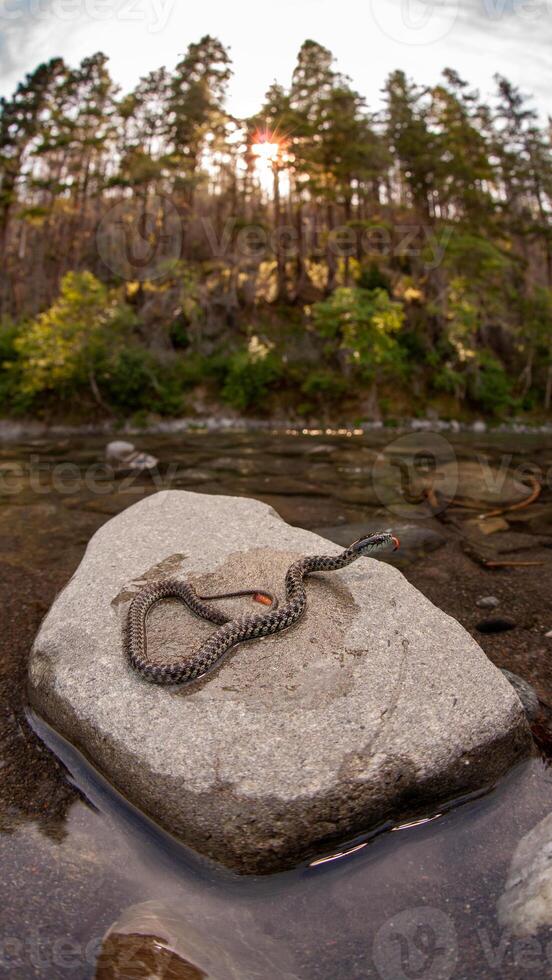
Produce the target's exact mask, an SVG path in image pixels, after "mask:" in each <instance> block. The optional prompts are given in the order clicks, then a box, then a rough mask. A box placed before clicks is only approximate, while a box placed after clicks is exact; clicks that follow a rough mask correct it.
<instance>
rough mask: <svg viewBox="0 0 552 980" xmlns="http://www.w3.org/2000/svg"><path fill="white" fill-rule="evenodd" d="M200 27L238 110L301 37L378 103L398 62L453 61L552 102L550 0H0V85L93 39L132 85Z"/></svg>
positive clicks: (481, 78) (79, 50) (428, 78)
mask: <svg viewBox="0 0 552 980" xmlns="http://www.w3.org/2000/svg"><path fill="white" fill-rule="evenodd" d="M204 34H214V35H216V36H217V37H219V38H220V39H221V41H223V43H224V44H226V45H228V46H229V47H230V49H231V55H232V58H233V61H234V72H235V75H234V78H233V81H232V85H231V94H230V104H229V108H230V110H231V111H233V112H234V113H236V115H249V114H251V113H253V112H255V111H256V110H257V109H258V106H259V103H260V102H261V100H262V98H263V95H264V93H265V91H266V89H267V88H268V86H269V85H270V83H271V82H272V81H273V80H274V79H275V78H276V79H277V80H278V81H281V82H282V83H284V84H287V83H288V82H289V79H290V75H291V71H292V68H293V64H294V62H295V57H296V54H297V51H298V49H299V47H300V45H301V43H302V42H303V41H304V40H305V38H307V37H311V38H313V39H314V40H316V41H318V42H320V43H321V44H324V45H326V46H327V47H329V48H330V49H331V50H332V51H333V53H334V54H335V56H336V59H337V66H338V68H339V69H340V70H342V71H343V72H345V73H347V74H348V75H350V76H351V77H352V79H353V82H354V84H355V86H356V87H357V88H358V89H359V90H360V91H361V92H362V93H363V94H364V95H365V96H366V97H367V99H368V101H369V103H370V104H371V105H374V106H376V105H377V104H378V102H379V92H380V89H381V87H382V84H383V81H384V79H385V77H386V76H387V74H388V73H389V72H390V71H392V70H393V69H395V68H403V69H404V70H405V71H406V72H407V74H409V75H410V76H412V77H413V78H415V79H416V80H417V81H420V82H422V81H423V82H434V81H436V80H437V78H438V76H439V74H440V72H441V71H442V69H443V68H444V67H452V68H455V69H456V70H457V71H458V72H459V73H460V74H461V75H462V76H463V77H464V78H466V79H467V80H468V81H469V82H470V83H471V84H472V85H474V86H476V87H478V88H479V89H480V90H481V92H482V93H483V94H484V95H488V94H489V93H490V92H491V91H492V88H493V82H492V77H493V74H494V73H495V72H500V73H501V74H505V75H507V76H508V77H509V78H510V79H511V80H512V81H513V82H514V83H515V84H517V85H520V86H521V87H522V88H523V90H524V91H526V92H530V93H532V94H533V95H534V97H535V102H536V105H537V107H538V108H539V109H540V111H541V113H542V114H543V116H544V117H545V116H546V115H547V114H548V112H549V111H551V110H550V107H549V104H548V97H547V89H548V87H549V85H550V67H551V64H550V62H551V57H552V44H551V41H552V0H195V2H191V3H188V2H186V0H0V65H1V70H0V94H3V95H6V94H10V93H11V91H12V90H13V88H14V87H15V84H16V83H17V81H19V80H20V79H21V78H22V77H23V76H24V74H25V73H26V72H28V71H31V70H32V69H33V68H35V67H36V65H37V64H38V63H39V62H40V61H45V60H47V59H48V58H50V57H53V56H55V55H62V56H63V57H64V58H65V59H66V60H67V61H68V62H69V63H71V64H75V63H77V62H78V61H79V60H80V59H81V58H83V57H84V56H86V55H89V54H92V53H93V52H95V51H98V50H101V51H104V52H106V54H108V55H109V56H110V59H111V71H112V75H113V76H114V78H115V79H116V81H117V82H118V83H119V84H120V85H121V86H123V88H124V89H128V88H130V87H131V86H132V85H133V84H134V82H135V81H136V80H137V79H138V78H139V77H140V76H141V75H144V74H146V73H147V72H148V71H150V70H151V69H153V68H155V67H158V66H159V65H162V64H165V65H168V66H169V67H172V66H173V65H174V64H175V63H176V60H177V58H178V56H179V55H180V54H181V53H182V52H184V51H185V49H186V47H187V45H188V44H189V43H190V41H195V40H198V39H199V38H200V37H201V36H202V35H204Z"/></svg>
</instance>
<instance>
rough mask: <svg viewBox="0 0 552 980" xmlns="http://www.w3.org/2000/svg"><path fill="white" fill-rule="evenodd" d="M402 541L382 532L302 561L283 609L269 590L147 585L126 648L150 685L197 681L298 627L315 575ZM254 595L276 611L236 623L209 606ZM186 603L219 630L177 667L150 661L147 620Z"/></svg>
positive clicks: (172, 582) (131, 618) (292, 573)
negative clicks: (157, 608) (251, 646)
mask: <svg viewBox="0 0 552 980" xmlns="http://www.w3.org/2000/svg"><path fill="white" fill-rule="evenodd" d="M390 545H393V547H394V549H396V548H398V547H399V540H398V538H396V537H395V536H394V535H393V534H392V533H391V531H382V532H380V533H379V534H372V535H370V537H365V538H360V539H359V540H358V541H355V542H354V543H353V544H352V545H351V546H350V547H349V548H346V550H345V551H342V552H341V554H340V555H336V556H324V555H313V556H311V557H307V558H300V559H299V560H298V561H296V562H294V563H293V564H292V565H290V567H289V569H288V571H287V574H286V578H285V594H286V597H285V602H284V603H283V605H281V606H280V605H279V604H278V601H277V600H276V599H274V597H273V596H272V595H271V594H270V593H269V592H266V591H265V590H264V589H251V590H249V589H247V590H245V591H242V592H226V593H223V594H221V595H212V596H200V595H198V593H197V592H196V591H195V589H194V588H193V586H192V585H190V584H188V583H187V582H180V581H179V580H178V579H165V580H163V581H161V582H156V583H154V584H152V585H147V586H146V587H145V588H144V589H142V591H141V592H139V593H138V594H137V595H136V596H134V598H133V600H132V602H131V604H130V607H129V610H128V618H127V623H126V631H125V645H126V651H127V654H128V658H129V660H130V663H131V664H132V666H133V667H134V668H135V670H137V671H139V673H140V674H141V675H142V676H143V677H145V678H146V680H148V681H152V682H153V683H154V684H182V683H184V682H186V681H195V680H197V678H198V677H202V676H203V675H204V674H206V673H207V672H208V671H210V670H212V669H213V668H214V667H215V666H217V664H218V663H219V661H220V660H221V659H222V658H223V657H224V656H225V654H226V653H228V651H229V650H231V649H232V647H234V646H235V645H236V644H237V643H243V642H244V641H245V640H256V639H259V638H260V637H264V636H270V635H271V634H272V633H279V632H280V630H285V629H288V627H290V626H293V624H294V623H296V622H297V620H298V619H300V617H301V616H302V615H303V613H304V611H305V608H306V605H307V593H306V590H305V585H304V581H303V580H304V579H305V578H306V576H307V575H311V574H312V573H313V572H335V571H338V569H340V568H345V566H346V565H350V564H351V562H353V561H356V560H357V558H361V557H362V556H363V555H370V554H374V553H375V552H378V551H382V550H383V549H384V548H388V547H389V546H390ZM246 595H251V596H254V597H255V598H256V599H257V600H258V601H261V602H264V601H268V602H270V605H271V608H270V610H269V611H267V612H266V613H263V614H258V615H250V616H240V617H238V618H237V619H230V618H229V617H228V616H227V615H226V613H224V612H222V610H221V609H217V608H216V606H210V605H209V603H210V602H212V600H214V599H231V598H234V597H236V596H246ZM169 598H171V599H172V598H174V599H180V600H181V601H182V602H184V603H185V604H186V605H187V606H188V608H189V609H191V611H192V612H193V613H195V614H196V615H197V616H201V617H202V618H203V619H207V620H209V621H210V622H212V623H216V624H217V625H218V626H219V629H217V630H215V632H214V633H213V634H212V635H211V636H210V637H209V639H208V640H206V641H205V643H203V644H202V645H201V646H200V647H199V649H198V650H197V651H196V653H194V654H193V655H192V656H191V657H189V658H187V659H185V660H178V661H175V662H173V663H167V664H158V663H155V662H153V661H152V660H150V659H149V658H148V651H147V629H146V621H147V615H148V613H149V611H150V610H151V608H152V606H154V605H155V604H156V603H157V602H159V601H160V600H161V599H169Z"/></svg>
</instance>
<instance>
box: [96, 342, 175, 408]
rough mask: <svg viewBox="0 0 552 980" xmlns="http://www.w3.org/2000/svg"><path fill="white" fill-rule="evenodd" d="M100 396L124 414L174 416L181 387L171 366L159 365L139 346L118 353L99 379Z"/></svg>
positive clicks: (151, 355)
mask: <svg viewBox="0 0 552 980" xmlns="http://www.w3.org/2000/svg"><path fill="white" fill-rule="evenodd" d="M101 389H102V394H104V395H105V397H106V399H107V401H108V402H109V404H110V405H112V406H113V407H114V408H116V409H119V410H120V411H122V412H123V413H126V412H140V411H146V412H156V413H158V414H160V415H173V414H178V412H180V411H181V409H182V391H183V384H182V380H181V378H179V376H178V370H177V369H176V368H175V366H173V365H172V364H163V363H161V362H160V361H159V360H158V359H157V358H156V357H155V356H154V355H153V354H151V353H150V352H149V351H146V350H144V349H143V348H142V347H129V348H126V349H124V350H121V351H119V352H118V353H117V354H116V356H115V357H114V358H113V360H112V362H111V363H110V364H109V366H108V367H107V368H106V369H105V371H104V372H103V373H102V376H101Z"/></svg>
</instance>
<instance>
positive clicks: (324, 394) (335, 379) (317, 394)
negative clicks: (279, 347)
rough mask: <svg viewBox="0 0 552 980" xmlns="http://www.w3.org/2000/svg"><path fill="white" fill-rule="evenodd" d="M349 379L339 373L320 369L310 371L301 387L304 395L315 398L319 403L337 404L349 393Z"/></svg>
mask: <svg viewBox="0 0 552 980" xmlns="http://www.w3.org/2000/svg"><path fill="white" fill-rule="evenodd" d="M347 388H348V384H347V379H346V378H344V377H343V375H342V374H339V372H338V371H332V370H331V369H329V368H328V369H324V368H320V369H317V370H313V371H309V373H308V374H307V376H306V378H305V380H304V381H303V383H302V385H301V391H302V392H303V394H304V395H309V396H311V397H314V398H315V399H317V400H318V401H330V402H337V401H339V399H340V398H342V397H343V395H345V393H346V392H347Z"/></svg>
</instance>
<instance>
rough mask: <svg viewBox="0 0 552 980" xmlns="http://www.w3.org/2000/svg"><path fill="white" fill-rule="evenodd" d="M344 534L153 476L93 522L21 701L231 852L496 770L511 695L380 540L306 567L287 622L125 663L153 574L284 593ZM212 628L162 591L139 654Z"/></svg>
mask: <svg viewBox="0 0 552 980" xmlns="http://www.w3.org/2000/svg"><path fill="white" fill-rule="evenodd" d="M340 550H341V549H340V547H339V546H337V545H335V544H332V543H330V542H328V541H326V540H324V539H322V538H320V537H318V536H317V535H315V534H313V533H311V532H308V531H304V530H300V529H298V528H294V527H290V526H289V525H287V524H286V523H284V521H282V520H281V518H280V517H278V515H277V514H276V513H275V511H274V510H272V508H270V507H268V506H267V505H266V504H263V503H260V502H259V501H256V500H249V499H245V498H232V497H222V496H208V495H204V494H196V493H190V492H184V491H165V492H162V493H158V494H154V495H152V496H150V497H148V498H146V499H144V500H142V501H141V502H140V503H138V504H135V505H134V506H133V507H131V508H129V509H128V510H127V511H125V512H124V513H122V514H120V515H119V516H118V517H115V518H114V519H112V520H111V521H109V522H108V523H107V524H105V525H104V526H103V527H102V528H101V529H100V530H99V531H98V532H97V533H96V534H95V535H94V537H93V538H92V540H91V542H90V544H89V546H88V549H87V551H86V554H85V557H84V559H83V561H82V563H81V565H80V566H79V568H78V570H77V572H76V573H75V575H74V576H73V578H72V579H71V581H70V582H69V584H68V585H67V586H66V588H65V590H64V591H63V592H62V593H61V595H60V596H58V598H57V600H56V602H55V603H54V605H53V607H52V609H51V610H50V613H49V614H48V616H47V617H46V619H45V621H44V623H43V625H42V627H41V629H40V632H39V635H38V637H37V639H36V641H35V645H34V648H33V652H32V656H31V662H30V675H29V676H30V683H29V690H30V698H31V702H32V704H33V705H34V707H35V709H36V710H37V711H38V712H39V713H40V714H41V715H43V716H44V717H45V718H46V720H48V721H49V722H50V723H51V724H52V725H53V726H54V727H55V728H56V729H57V730H58V731H59V732H61V734H62V735H64V736H65V737H66V738H68V739H69V740H70V741H71V742H73V743H74V744H75V745H77V746H78V747H79V748H80V749H81V750H82V751H83V752H84V753H85V754H86V756H87V757H88V758H89V759H90V760H91V761H92V762H93V763H94V764H95V765H96V766H98V768H99V769H100V770H101V771H102V772H103V773H104V774H105V775H106V776H107V777H108V778H109V779H110V780H111V782H112V783H113V784H114V785H115V786H116V788H117V789H118V790H120V791H121V792H122V793H123V794H124V795H125V796H126V797H127V798H129V799H130V800H131V801H132V802H133V803H134V804H136V805H137V806H138V807H140V808H141V809H142V810H144V811H145V812H146V813H147V814H149V815H150V816H151V817H153V818H154V819H155V820H157V821H158V822H159V823H160V824H162V825H163V826H164V827H166V828H167V829H168V830H170V831H172V832H173V833H175V834H176V835H177V836H178V837H180V838H181V839H182V840H183V841H185V842H186V843H187V844H189V845H190V846H191V847H193V848H195V849H196V850H199V851H200V852H202V853H204V854H206V855H208V856H210V857H212V858H215V859H216V860H218V861H220V862H222V863H224V864H226V865H228V866H230V867H232V868H234V869H236V870H238V871H241V872H266V871H270V870H276V869H279V868H282V867H289V866H291V865H293V864H294V863H296V862H297V861H299V860H301V859H303V858H305V857H306V856H308V855H310V854H314V853H317V852H319V851H320V850H321V849H325V848H327V847H328V846H331V844H332V843H333V842H335V841H339V840H343V839H344V838H347V837H349V838H350V837H352V836H354V835H356V834H359V833H362V832H364V831H367V830H369V829H371V828H374V827H377V826H379V825H381V824H382V823H384V822H386V821H389V820H392V821H399V820H400V819H401V818H404V817H406V816H409V815H410V814H413V813H419V812H427V810H428V809H431V808H432V807H438V806H439V805H440V804H442V803H443V802H445V801H447V800H450V799H451V798H454V797H455V796H458V795H461V794H463V793H467V792H470V791H473V790H476V789H480V788H482V787H485V786H487V785H489V784H490V783H492V782H493V781H495V780H496V779H497V778H498V777H499V776H500V775H501V774H502V773H504V772H505V771H506V770H507V769H508V767H509V766H510V765H512V764H513V763H514V762H515V761H516V760H517V759H518V758H519V757H520V756H521V755H523V754H524V752H525V751H527V749H528V746H529V738H530V736H529V731H528V727H527V723H526V719H525V715H524V713H523V710H522V707H521V704H520V702H519V700H518V698H517V696H516V695H515V693H514V691H513V690H512V688H511V687H510V685H509V684H508V682H507V681H506V680H505V679H504V678H503V677H502V675H501V674H500V671H498V670H497V669H496V668H495V667H494V666H493V665H492V663H491V662H490V661H489V660H488V659H487V657H486V656H485V654H484V653H483V652H482V650H481V649H480V647H479V646H478V644H477V643H476V642H475V641H474V640H473V639H472V638H471V637H470V636H469V635H468V633H467V632H466V631H465V630H464V629H463V628H462V627H461V626H460V625H459V624H458V623H457V622H455V621H454V620H453V619H451V618H449V617H448V616H446V615H445V614H444V613H443V612H441V611H440V610H438V609H436V608H435V606H433V605H432V604H431V603H430V602H429V601H428V600H427V599H426V598H424V597H423V596H422V595H421V594H420V593H419V592H417V590H416V589H415V588H413V586H411V585H410V584H409V583H408V582H407V581H406V579H405V578H404V577H403V576H402V574H401V573H400V572H399V571H397V570H396V569H395V568H393V567H391V566H389V565H386V564H383V563H381V562H378V561H374V560H372V559H367V558H362V559H360V560H359V561H357V562H355V563H354V564H353V565H351V566H349V567H348V568H347V569H344V570H342V571H341V572H336V573H330V574H323V573H319V574H317V575H315V576H313V577H311V578H310V579H309V580H308V581H307V590H308V596H309V605H308V609H307V612H306V614H305V616H304V617H303V619H302V620H301V621H300V622H299V623H298V624H297V625H296V626H295V627H293V628H292V629H289V630H287V631H286V632H285V633H280V634H277V635H275V636H272V637H270V638H268V639H264V640H259V641H255V642H250V643H246V644H243V645H242V646H240V647H237V648H235V649H234V651H232V653H231V654H230V655H229V656H228V657H227V659H226V660H225V661H224V662H223V663H222V665H221V666H220V667H219V668H218V670H216V671H215V672H214V673H212V674H210V675H209V676H208V677H206V678H204V679H203V680H201V681H199V682H196V683H195V684H194V685H192V686H184V687H180V688H174V687H173V688H162V687H156V686H153V685H150V684H148V683H147V682H146V681H144V680H143V679H142V678H141V677H140V676H139V675H138V674H136V673H135V672H134V671H133V670H132V669H131V668H130V666H129V665H128V663H127V661H126V658H125V656H124V652H123V645H122V628H123V624H124V621H125V618H126V613H127V609H128V603H129V601H130V599H131V598H132V596H133V594H134V593H135V592H136V590H138V589H140V588H141V587H142V585H143V584H144V583H145V582H147V581H148V582H149V581H154V580H156V579H159V578H166V577H168V576H175V575H177V576H179V577H182V578H185V579H188V578H190V579H191V580H192V581H193V582H194V583H195V584H196V585H197V587H198V588H199V591H200V592H202V593H217V592H222V591H228V590H230V589H234V590H235V589H239V588H253V587H255V588H256V587H262V588H264V589H269V590H271V591H273V592H276V593H277V594H281V592H282V586H283V579H284V574H285V571H286V569H287V568H288V566H289V564H290V563H291V562H292V561H293V560H294V559H295V558H296V557H298V556H300V555H303V554H320V553H322V554H324V553H326V554H328V553H329V554H337V553H339V551H340ZM227 608H228V611H229V614H231V615H237V614H238V613H239V612H240V611H244V610H245V609H247V610H249V611H250V610H251V604H250V600H240V601H239V602H236V601H227ZM212 628H213V627H212V624H209V623H206V622H204V621H203V620H200V619H197V618H195V617H193V616H192V615H191V614H190V613H189V612H188V610H186V609H185V608H184V607H183V606H182V605H181V604H179V603H177V602H173V601H170V602H166V603H163V604H159V605H158V606H157V607H156V608H155V609H154V610H153V611H152V614H151V616H150V622H149V649H150V652H151V655H152V656H153V657H155V658H156V659H160V660H162V659H163V658H164V657H168V658H171V659H172V658H173V657H175V656H179V655H182V656H186V651H191V650H193V649H195V648H196V647H197V645H198V644H199V643H200V642H201V641H202V640H203V639H204V638H205V637H206V636H207V635H209V633H210V632H211V630H212Z"/></svg>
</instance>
